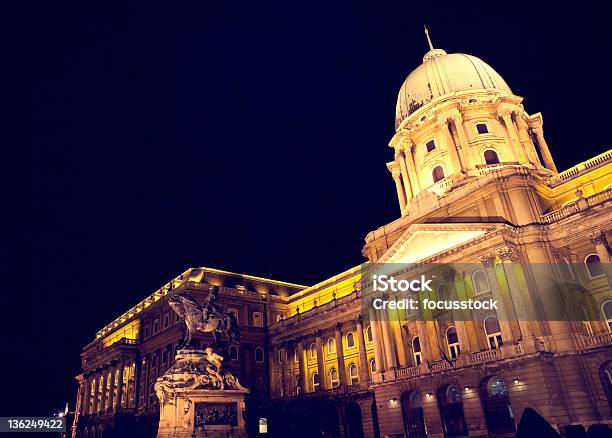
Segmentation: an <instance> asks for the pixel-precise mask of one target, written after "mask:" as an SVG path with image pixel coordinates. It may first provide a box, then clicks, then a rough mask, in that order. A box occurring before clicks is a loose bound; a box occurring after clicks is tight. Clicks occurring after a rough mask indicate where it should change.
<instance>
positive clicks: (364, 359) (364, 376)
mask: <svg viewBox="0 0 612 438" xmlns="http://www.w3.org/2000/svg"><path fill="white" fill-rule="evenodd" d="M355 324H356V325H357V343H358V344H359V370H360V371H361V373H360V374H361V375H360V376H359V381H360V382H362V383H364V382H367V381H369V380H370V371H369V370H370V364H369V363H368V355H367V353H366V344H365V336H364V335H363V319H362V318H361V315H359V316H358V317H357V319H356V320H355ZM373 333H374V330H372V334H373Z"/></svg>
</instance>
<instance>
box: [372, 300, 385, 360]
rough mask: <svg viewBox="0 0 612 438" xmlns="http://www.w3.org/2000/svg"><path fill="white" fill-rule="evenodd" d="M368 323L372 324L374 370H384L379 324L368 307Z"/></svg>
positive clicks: (374, 314)
mask: <svg viewBox="0 0 612 438" xmlns="http://www.w3.org/2000/svg"><path fill="white" fill-rule="evenodd" d="M370 306H371V304H370ZM370 325H371V326H372V337H373V338H374V339H372V341H373V343H374V362H375V363H376V371H378V372H380V371H384V370H385V361H384V357H383V351H382V346H381V344H380V340H381V339H382V333H381V332H380V324H379V321H378V319H377V317H376V313H375V312H374V309H373V308H371V307H370Z"/></svg>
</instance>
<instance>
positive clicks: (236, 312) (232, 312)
mask: <svg viewBox="0 0 612 438" xmlns="http://www.w3.org/2000/svg"><path fill="white" fill-rule="evenodd" d="M227 313H230V314H232V315H233V316H234V318H235V319H236V324H238V323H239V322H240V320H239V319H238V315H239V314H240V312H238V309H232V308H229V309H227Z"/></svg>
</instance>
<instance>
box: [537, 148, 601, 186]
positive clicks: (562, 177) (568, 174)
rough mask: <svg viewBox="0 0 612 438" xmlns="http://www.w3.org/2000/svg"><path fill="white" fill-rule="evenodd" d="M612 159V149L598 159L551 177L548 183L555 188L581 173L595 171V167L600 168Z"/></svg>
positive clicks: (598, 156)
mask: <svg viewBox="0 0 612 438" xmlns="http://www.w3.org/2000/svg"><path fill="white" fill-rule="evenodd" d="M611 159H612V149H611V150H609V151H607V152H604V153H603V154H599V155H597V156H596V157H593V158H591V159H590V160H587V161H584V162H582V163H579V164H577V165H575V166H574V167H570V168H569V169H567V170H564V171H563V172H561V173H558V174H556V175H554V176H551V177H550V178H549V179H548V183H549V184H550V185H551V186H555V185H557V184H559V183H561V182H563V181H566V180H568V179H571V178H574V177H576V176H578V175H580V174H581V173H584V172H585V171H587V170H590V169H594V168H595V167H599V166H601V165H602V164H605V163H607V162H608V161H610V160H611Z"/></svg>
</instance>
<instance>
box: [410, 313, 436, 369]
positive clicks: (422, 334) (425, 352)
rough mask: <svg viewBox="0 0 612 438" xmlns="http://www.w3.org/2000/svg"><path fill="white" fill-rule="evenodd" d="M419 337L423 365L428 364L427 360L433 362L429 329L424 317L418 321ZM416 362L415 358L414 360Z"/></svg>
mask: <svg viewBox="0 0 612 438" xmlns="http://www.w3.org/2000/svg"><path fill="white" fill-rule="evenodd" d="M416 326H417V336H418V337H419V345H420V346H421V363H427V362H426V361H427V360H432V359H433V357H432V356H431V351H430V349H429V339H428V336H427V327H426V326H425V321H424V320H423V315H421V317H420V318H419V319H417V320H416ZM410 342H412V340H410ZM412 360H414V357H413V359H412Z"/></svg>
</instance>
